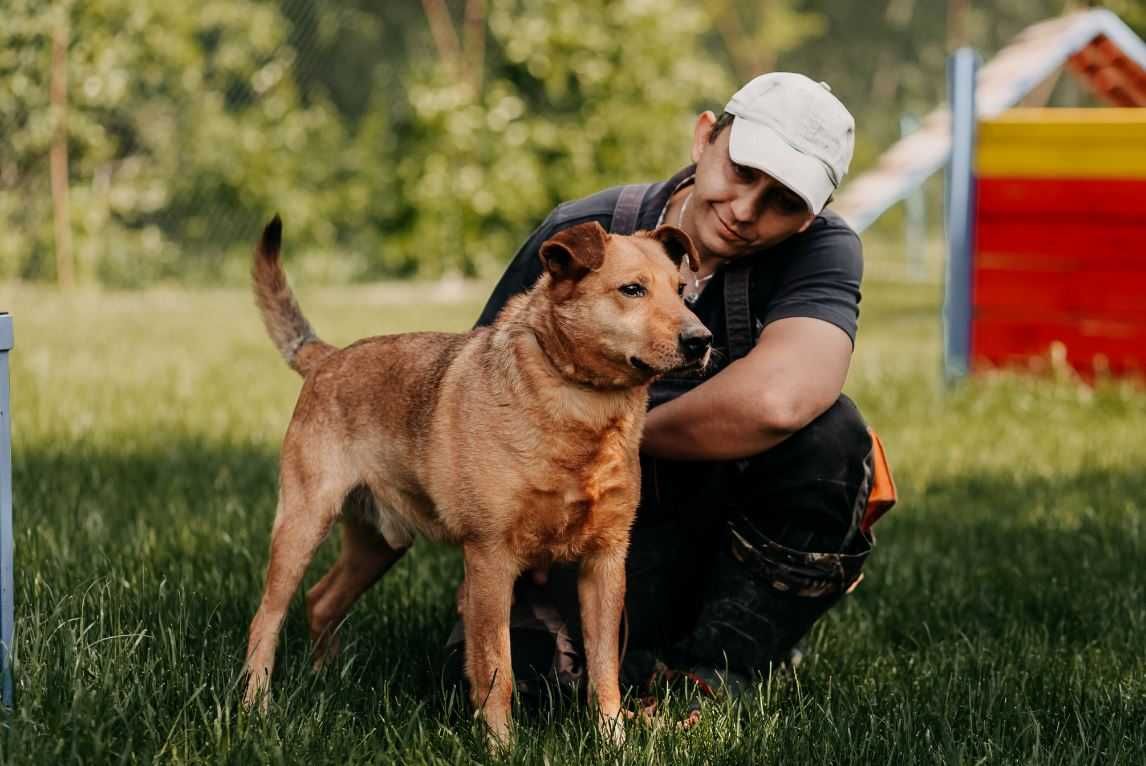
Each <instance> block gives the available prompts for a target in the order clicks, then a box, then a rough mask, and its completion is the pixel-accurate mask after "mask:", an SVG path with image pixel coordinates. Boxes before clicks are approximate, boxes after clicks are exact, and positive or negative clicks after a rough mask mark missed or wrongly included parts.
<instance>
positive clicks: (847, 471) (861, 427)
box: [733, 396, 872, 550]
mask: <svg viewBox="0 0 1146 766" xmlns="http://www.w3.org/2000/svg"><path fill="white" fill-rule="evenodd" d="M871 446H872V441H871V434H870V433H869V432H868V429H867V424H866V423H865V422H864V419H863V417H862V416H861V415H860V413H859V410H858V409H857V408H856V406H855V404H854V403H853V402H852V401H851V400H850V399H848V398H847V397H845V396H841V397H840V398H839V399H838V400H837V401H836V403H835V404H833V405H832V406H831V407H829V408H828V410H827V411H826V412H824V413H823V414H822V415H820V416H819V417H818V418H816V419H815V420H813V421H812V422H811V423H809V424H808V425H807V426H805V427H804V428H803V429H801V430H800V431H797V432H796V433H794V434H792V436H790V437H789V438H788V439H787V440H785V441H784V442H782V443H781V444H779V445H777V446H776V447H774V448H773V449H771V450H768V451H767V452H765V453H762V454H760V455H757V456H755V457H753V458H749V459H748V460H745V461H741V464H740V469H741V470H740V475H739V477H738V487H737V490H736V493H735V494H736V500H735V502H734V508H733V516H734V518H735V517H736V516H737V515H740V516H743V517H746V518H747V519H749V520H750V521H752V522H754V523H755V524H756V525H757V526H758V527H759V528H760V530H761V531H762V533H763V534H765V535H767V536H769V537H772V538H773V539H777V540H778V541H779V542H781V543H783V544H785V545H789V546H790V547H794V548H797V549H801V550H817V549H818V550H827V549H830V546H831V545H832V544H833V541H840V542H842V541H844V540H845V539H847V538H848V536H849V532H850V531H851V528H852V526H853V524H854V523H855V521H856V520H857V509H859V510H862V508H861V506H862V505H863V503H865V502H866V499H867V498H866V493H867V491H868V484H869V478H868V473H869V469H868V461H869V460H870V454H871ZM825 545H827V546H829V548H824V547H821V546H825Z"/></svg>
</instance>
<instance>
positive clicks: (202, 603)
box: [15, 439, 1146, 714]
mask: <svg viewBox="0 0 1146 766" xmlns="http://www.w3.org/2000/svg"><path fill="white" fill-rule="evenodd" d="M16 458H17V459H16V465H15V493H16V514H15V516H16V532H17V561H16V568H17V587H18V593H17V609H18V612H17V615H18V616H17V620H18V624H20V626H21V628H20V636H21V643H22V645H23V651H24V654H25V655H26V656H28V659H29V660H32V659H33V658H32V657H31V656H30V654H29V652H28V646H29V645H30V644H40V646H39V647H38V648H37V649H36V650H35V652H34V653H35V654H36V655H37V656H36V658H35V660H36V661H35V662H30V663H28V666H29V668H30V669H31V668H34V667H38V668H40V671H34V672H43V673H45V674H47V676H51V675H52V674H53V673H54V672H56V670H53V667H54V666H55V667H56V668H58V667H64V666H66V665H68V664H69V663H70V664H72V665H74V664H75V661H74V654H75V653H76V651H77V649H76V646H78V645H80V644H83V643H84V642H87V643H88V644H90V645H94V644H97V643H98V642H99V641H101V640H108V639H109V638H111V637H114V636H117V635H121V634H122V635H131V634H142V635H145V636H147V637H148V638H147V640H146V641H145V642H144V643H143V645H142V647H143V648H142V649H141V650H140V651H141V652H142V654H141V655H140V656H138V657H135V658H134V659H132V660H130V662H129V664H128V665H126V666H125V667H123V668H119V669H116V670H114V672H118V673H122V674H123V675H124V677H125V678H131V677H132V676H133V675H134V674H135V668H133V667H132V665H131V663H138V665H137V667H149V668H152V669H153V672H154V674H155V675H156V676H157V677H164V676H170V675H172V674H173V673H175V674H181V677H182V678H183V680H184V685H186V686H190V687H195V686H197V685H203V684H206V685H209V686H211V687H213V688H216V689H217V690H218V691H219V693H224V690H228V689H229V690H230V691H229V692H226V694H233V693H234V689H235V684H236V679H237V673H238V670H239V669H240V667H241V665H242V659H243V653H244V651H245V646H246V630H247V626H248V623H249V620H250V618H251V617H252V616H253V613H254V610H255V607H256V605H257V602H258V599H259V597H260V595H261V593H262V585H263V572H264V569H265V566H266V560H267V546H268V542H269V534H270V528H271V521H272V518H273V512H274V503H275V493H276V479H275V476H276V471H277V468H276V466H277V456H276V452H275V450H272V449H270V448H267V447H266V446H264V445H256V444H250V443H227V444H219V443H206V442H202V441H196V440H193V439H182V440H181V439H171V440H164V442H163V446H162V448H143V447H133V446H131V445H125V446H124V448H123V449H114V448H111V447H104V448H98V449H97V448H93V447H90V446H84V445H79V446H76V447H75V448H69V449H66V450H65V449H59V450H57V449H54V448H50V447H47V448H42V449H21V450H19V451H18V453H17V456H16ZM1144 508H1146V474H1139V473H1135V472H1131V471H1112V470H1098V469H1093V470H1088V471H1083V472H1080V473H1077V474H1072V475H1064V476H1056V477H1049V478H1022V479H1016V478H1012V477H1006V476H997V475H983V474H976V475H968V476H964V477H961V478H959V479H957V480H950V481H946V482H942V483H935V484H932V485H931V486H930V487H928V488H926V489H925V491H923V493H922V494H920V495H918V496H916V497H907V498H904V500H903V502H902V505H901V507H900V508H898V509H896V510H895V511H894V512H893V514H892V515H891V516H890V517H889V518H888V520H887V521H885V522H882V523H881V524H880V527H879V529H878V532H879V535H880V545H879V547H878V549H877V553H876V555H875V557H874V558H873V559H872V562H871V564H870V565H869V575H868V581H867V582H866V583H865V584H864V586H863V587H862V588H861V589H860V591H859V592H858V594H857V596H856V597H855V598H854V599H852V601H853V606H852V607H851V608H849V609H846V610H843V611H842V613H841V614H837V615H834V616H833V620H832V621H833V622H837V623H838V622H845V623H849V627H850V628H851V629H852V631H853V632H856V633H857V634H858V635H862V634H864V633H868V634H870V637H871V638H872V639H873V640H874V641H875V642H876V643H875V644H874V645H873V646H880V647H885V648H886V647H894V648H899V649H903V650H919V651H931V650H933V649H935V647H937V646H938V645H942V644H945V643H948V642H967V641H972V642H975V641H978V640H980V639H1000V638H1006V637H1008V636H1011V637H1022V636H1030V635H1032V634H1033V635H1036V636H1043V637H1045V638H1046V640H1048V641H1049V642H1050V643H1051V644H1053V645H1057V646H1064V647H1066V646H1075V647H1085V646H1095V645H1098V646H1101V647H1103V648H1105V649H1109V650H1110V651H1112V652H1116V653H1123V652H1126V653H1128V654H1127V656H1133V654H1132V652H1133V651H1136V649H1135V648H1134V647H1136V646H1137V643H1138V638H1139V637H1140V636H1141V635H1142V630H1143V629H1144V628H1146V612H1144V610H1146V605H1144V604H1143V601H1142V598H1141V596H1142V593H1143V589H1144V587H1146V574H1144V573H1143V569H1142V567H1141V565H1140V564H1141V562H1142V561H1143V559H1144V555H1143V554H1144V553H1146V546H1144V544H1143V539H1142V534H1141V521H1140V518H1141V515H1142V511H1143V509H1144ZM334 555H335V544H331V543H329V542H328V543H327V545H326V546H324V548H323V549H322V550H321V551H320V554H319V555H318V556H317V558H316V561H315V562H314V563H313V564H312V565H311V567H310V569H309V571H308V574H307V576H306V578H305V579H304V583H303V587H302V588H300V589H299V591H298V593H297V594H296V597H295V600H294V602H293V603H292V608H291V610H290V613H289V615H288V619H287V622H286V624H285V627H284V631H283V644H282V646H281V650H280V663H279V667H278V669H277V670H276V683H277V684H278V685H279V687H280V688H282V689H283V690H284V694H288V695H289V694H290V692H289V691H287V690H289V689H292V688H293V689H296V690H299V691H302V690H311V691H313V690H315V689H325V690H327V691H329V692H330V693H331V694H332V695H337V698H338V700H339V704H340V705H342V704H345V705H346V709H347V710H348V711H353V712H355V713H362V714H376V713H377V712H378V706H379V705H388V704H390V703H388V702H379V701H378V699H377V697H379V696H390V697H391V698H395V697H396V698H400V699H402V700H405V701H404V702H395V703H394V704H397V705H398V707H399V708H403V709H406V708H409V707H410V706H415V707H420V706H422V705H426V704H429V705H430V707H431V708H433V709H435V710H438V711H439V712H444V711H445V709H446V707H450V708H452V705H450V704H447V703H446V702H445V701H444V700H443V694H442V693H443V689H444V687H443V683H442V679H441V671H442V664H443V660H444V657H445V651H444V648H443V643H444V640H445V638H446V635H447V633H448V631H449V629H450V626H451V625H452V623H453V620H454V606H453V603H454V602H453V598H454V587H455V585H456V583H457V580H458V577H459V576H460V571H461V567H460V563H459V556H458V554H457V552H456V551H454V550H452V549H449V548H446V547H443V546H435V545H430V544H427V543H425V542H424V541H423V542H419V544H418V545H416V546H415V548H414V550H413V551H412V552H411V554H409V555H408V556H407V557H406V558H405V559H404V560H403V561H402V562H400V563H399V564H398V565H397V566H396V567H395V568H394V570H392V571H391V573H390V574H389V575H387V577H386V578H384V580H383V582H382V583H381V584H379V585H378V586H376V587H375V588H374V589H373V590H372V591H371V592H370V593H368V594H367V595H366V596H365V597H364V598H363V599H362V601H360V603H359V604H358V605H357V606H356V608H355V610H354V612H353V613H352V614H351V617H350V619H349V621H348V623H347V624H346V625H345V626H344V627H343V636H344V638H343V641H344V650H343V656H342V659H341V660H340V662H339V664H338V665H336V667H335V668H334V669H333V670H332V671H331V672H328V673H326V674H324V675H323V676H321V677H317V678H316V677H312V676H311V675H310V672H309V669H308V663H307V654H308V650H309V646H308V637H307V629H306V624H305V619H304V614H303V612H304V610H303V608H302V594H303V592H305V589H306V588H307V587H309V586H310V585H311V584H312V583H314V582H315V581H316V580H317V579H318V578H319V577H320V576H321V574H322V573H323V572H324V571H325V570H326V568H327V567H328V566H329V565H330V563H331V562H332V561H333V558H334ZM76 621H78V622H79V623H81V624H84V625H86V624H89V623H90V625H91V626H92V627H90V628H89V629H88V631H87V632H86V633H84V634H83V635H82V636H81V635H80V634H79V633H76V634H74V635H71V634H66V633H60V632H59V630H58V629H59V627H60V625H62V624H69V623H71V622H76ZM85 621H87V622H85ZM841 627H842V626H839V625H838V624H837V626H836V627H835V628H834V629H833V630H839V629H840V628H841ZM68 635H71V638H67V636H68ZM65 639H66V640H65ZM865 640H866V639H865ZM67 641H72V642H74V643H75V644H76V645H72V646H69V645H66V643H67ZM93 657H95V658H96V659H95V660H94V661H99V659H98V652H95V650H93ZM46 680H48V679H41V681H45V682H46ZM59 681H60V683H62V684H64V687H63V688H67V685H68V684H69V683H74V682H75V679H74V678H72V680H71V681H70V682H69V681H68V680H67V679H65V678H62V677H61V678H60V679H59ZM33 683H37V682H35V681H33ZM140 683H144V684H145V685H146V684H149V683H154V681H151V680H144V681H140ZM163 693H172V692H163ZM176 696H178V695H177V694H176ZM173 704H174V702H173ZM443 706H445V707H443Z"/></svg>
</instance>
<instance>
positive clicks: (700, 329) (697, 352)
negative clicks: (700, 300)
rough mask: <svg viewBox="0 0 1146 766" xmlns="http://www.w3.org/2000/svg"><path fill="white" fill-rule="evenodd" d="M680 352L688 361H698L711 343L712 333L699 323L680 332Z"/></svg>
mask: <svg viewBox="0 0 1146 766" xmlns="http://www.w3.org/2000/svg"><path fill="white" fill-rule="evenodd" d="M679 343H680V352H681V354H683V355H684V358H685V359H688V360H689V361H692V360H695V359H700V358H701V357H702V356H704V352H706V351H708V347H709V345H710V344H711V343H712V333H710V332H709V331H708V328H706V327H705V326H704V325H702V324H700V323H699V322H698V323H696V324H692V325H690V326H688V327H686V328H685V329H683V330H681V333H680V338H679Z"/></svg>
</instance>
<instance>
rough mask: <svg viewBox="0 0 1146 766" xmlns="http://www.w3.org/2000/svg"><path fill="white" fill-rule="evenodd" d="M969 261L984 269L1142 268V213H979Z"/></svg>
mask: <svg viewBox="0 0 1146 766" xmlns="http://www.w3.org/2000/svg"><path fill="white" fill-rule="evenodd" d="M975 264H976V266H983V267H988V268H991V267H993V268H1015V269H1034V270H1037V269H1044V270H1053V269H1059V270H1079V269H1084V268H1086V269H1094V268H1101V269H1106V270H1109V271H1136V270H1144V271H1146V212H1144V213H1143V215H1142V217H1141V218H1140V219H1139V220H1137V221H1131V220H1128V219H1119V220H1114V221H1109V222H1106V223H1096V222H1094V221H1090V220H1086V221H1079V220H1078V219H1074V218H1063V217H1054V216H1047V217H1045V218H979V219H978V220H977V221H976V222H975Z"/></svg>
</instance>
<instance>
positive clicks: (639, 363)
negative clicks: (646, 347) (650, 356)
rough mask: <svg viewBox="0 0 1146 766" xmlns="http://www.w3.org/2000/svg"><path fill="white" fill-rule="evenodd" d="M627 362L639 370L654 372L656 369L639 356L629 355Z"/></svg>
mask: <svg viewBox="0 0 1146 766" xmlns="http://www.w3.org/2000/svg"><path fill="white" fill-rule="evenodd" d="M629 364H631V365H633V367H635V368H636V369H638V370H640V371H641V372H648V373H655V372H656V370H654V369H653V367H652V365H650V364H649V363H648V362H646V361H645V360H644V359H641V358H640V357H639V356H630V357H629Z"/></svg>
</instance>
